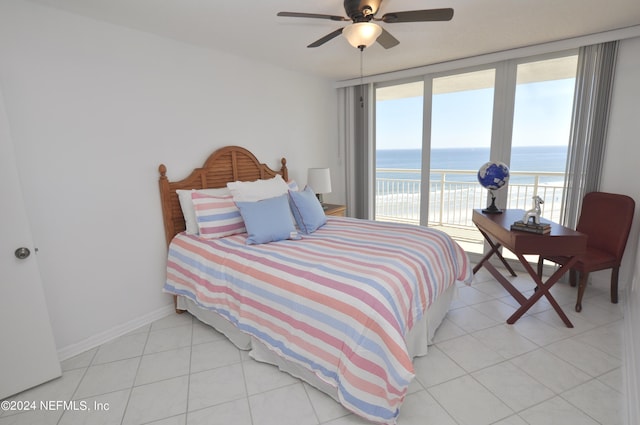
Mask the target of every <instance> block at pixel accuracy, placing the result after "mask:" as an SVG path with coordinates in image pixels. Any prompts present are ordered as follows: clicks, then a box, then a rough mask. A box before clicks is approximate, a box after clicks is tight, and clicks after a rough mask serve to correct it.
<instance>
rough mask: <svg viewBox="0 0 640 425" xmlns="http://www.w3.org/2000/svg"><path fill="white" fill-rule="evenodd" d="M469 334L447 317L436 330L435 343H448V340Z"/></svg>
mask: <svg viewBox="0 0 640 425" xmlns="http://www.w3.org/2000/svg"><path fill="white" fill-rule="evenodd" d="M466 333H467V332H466V331H465V330H464V329H462V328H461V327H460V326H458V325H456V324H454V323H453V322H452V321H451V320H449V319H448V318H447V317H445V318H444V320H443V321H442V324H441V325H440V327H439V328H438V329H437V330H436V333H435V335H434V336H433V342H434V343H438V342H442V341H446V340H448V339H453V338H456V337H459V336H462V335H464V334H466Z"/></svg>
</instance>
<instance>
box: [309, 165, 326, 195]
mask: <svg viewBox="0 0 640 425" xmlns="http://www.w3.org/2000/svg"><path fill="white" fill-rule="evenodd" d="M307 185H308V186H309V187H310V188H311V189H313V191H314V192H315V193H330V192H331V174H330V173H329V169H328V168H309V172H308V173H307Z"/></svg>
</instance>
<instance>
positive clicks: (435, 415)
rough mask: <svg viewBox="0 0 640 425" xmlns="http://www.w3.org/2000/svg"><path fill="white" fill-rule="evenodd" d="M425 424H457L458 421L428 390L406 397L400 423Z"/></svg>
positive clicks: (404, 424)
mask: <svg viewBox="0 0 640 425" xmlns="http://www.w3.org/2000/svg"><path fill="white" fill-rule="evenodd" d="M424 424H438V425H456V421H455V420H454V419H453V418H452V417H451V416H450V415H449V414H448V413H447V411H446V410H444V408H442V406H440V405H439V404H438V402H437V401H436V400H435V399H434V398H433V397H432V396H431V395H430V394H429V393H428V392H427V391H419V392H417V393H415V394H410V395H408V396H407V398H406V399H405V401H404V403H403V404H402V408H401V410H400V415H399V416H398V425H424Z"/></svg>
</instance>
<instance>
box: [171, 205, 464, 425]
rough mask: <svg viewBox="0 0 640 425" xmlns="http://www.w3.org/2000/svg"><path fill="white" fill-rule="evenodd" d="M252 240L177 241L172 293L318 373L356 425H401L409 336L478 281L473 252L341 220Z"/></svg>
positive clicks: (395, 228) (425, 234)
mask: <svg viewBox="0 0 640 425" xmlns="http://www.w3.org/2000/svg"><path fill="white" fill-rule="evenodd" d="M245 239H246V234H241V235H234V236H229V237H225V238H222V239H216V240H204V239H201V238H198V237H196V236H188V235H185V234H180V235H178V236H176V238H174V240H173V242H172V243H171V246H170V247H169V258H168V267H167V282H166V285H165V287H164V290H165V292H167V293H171V294H178V295H184V296H186V297H188V298H190V299H192V300H193V301H195V302H196V303H197V304H199V305H200V306H201V307H203V308H206V309H210V310H213V311H216V312H217V313H219V314H220V315H222V316H224V317H225V318H227V319H228V320H229V321H231V322H232V323H234V324H235V325H236V326H237V327H238V328H239V329H240V330H242V331H244V332H246V333H248V334H250V335H252V336H254V337H256V338H258V339H259V340H261V341H262V342H263V343H264V344H266V345H267V346H268V347H269V348H270V349H272V350H273V351H275V352H276V353H278V354H279V355H281V356H283V357H284V358H286V359H288V360H290V361H293V362H295V363H297V364H299V365H301V366H303V367H305V368H307V369H309V370H311V371H312V372H313V373H315V374H316V375H317V376H318V377H319V378H320V379H322V380H324V381H325V382H327V383H329V384H330V385H332V386H334V387H336V388H337V392H338V396H339V398H340V401H341V403H342V404H343V405H344V406H345V407H346V408H348V409H350V410H352V411H353V412H355V413H357V414H358V415H360V416H363V417H365V418H367V419H369V420H372V421H375V422H380V423H395V421H396V417H397V415H398V413H399V407H400V405H401V404H402V401H403V400H404V397H405V394H406V393H407V389H408V386H409V383H410V382H411V380H412V379H413V377H414V369H413V364H412V359H411V358H410V357H409V354H408V352H407V346H406V343H405V338H404V336H405V335H406V334H407V333H408V331H409V330H410V329H411V327H412V326H413V324H414V323H416V322H417V321H419V320H420V319H421V318H422V316H423V314H424V312H425V309H426V308H428V307H429V305H430V304H431V303H432V302H433V301H434V300H435V299H436V298H437V297H438V295H439V294H441V293H443V292H444V291H445V290H446V289H447V288H448V287H449V286H450V285H453V284H454V283H455V282H456V281H465V282H469V281H470V280H471V269H470V265H469V261H468V258H467V255H466V254H465V252H464V251H463V250H462V249H461V248H460V247H459V246H458V245H457V244H456V243H455V242H453V241H452V240H451V239H450V238H449V237H448V236H447V235H446V234H444V233H442V232H440V231H437V230H434V229H429V228H425V227H418V226H411V225H403V224H394V223H382V222H373V221H365V220H357V219H351V218H339V217H329V218H328V223H327V224H326V225H325V226H323V227H322V228H321V229H319V230H318V231H316V232H315V233H313V234H311V235H304V236H303V238H302V239H301V240H295V241H293V240H291V241H289V240H287V241H280V242H275V243H269V244H264V245H246V244H245Z"/></svg>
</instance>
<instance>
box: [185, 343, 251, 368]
mask: <svg viewBox="0 0 640 425" xmlns="http://www.w3.org/2000/svg"><path fill="white" fill-rule="evenodd" d="M240 361H241V357H240V350H239V349H238V348H236V346H235V345H233V344H232V343H231V342H230V341H229V340H228V339H219V340H214V341H210V342H205V343H202V344H198V345H194V346H193V347H192V348H191V372H192V373H193V372H201V371H203V370H208V369H215V368H217V367H221V366H227V365H230V364H233V363H239V362H240Z"/></svg>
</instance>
